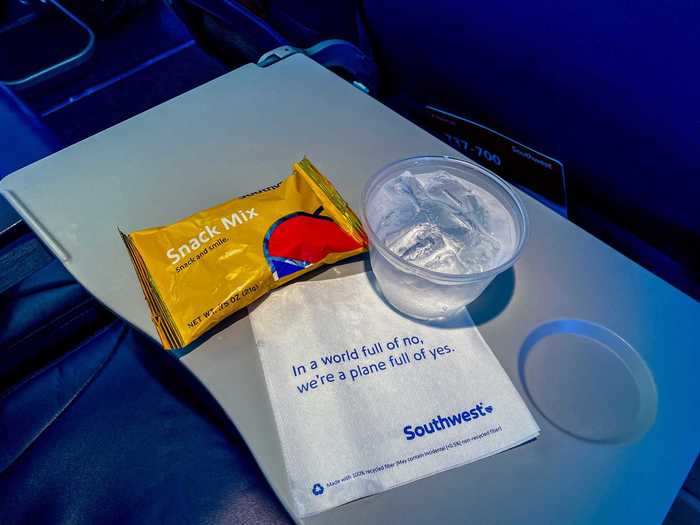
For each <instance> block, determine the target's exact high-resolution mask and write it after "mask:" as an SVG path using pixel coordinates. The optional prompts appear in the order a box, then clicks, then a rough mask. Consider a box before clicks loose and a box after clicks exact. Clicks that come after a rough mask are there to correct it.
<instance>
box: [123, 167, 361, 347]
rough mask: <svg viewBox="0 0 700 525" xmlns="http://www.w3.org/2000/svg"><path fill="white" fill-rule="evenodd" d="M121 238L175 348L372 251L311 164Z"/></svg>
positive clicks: (163, 334) (166, 342)
mask: <svg viewBox="0 0 700 525" xmlns="http://www.w3.org/2000/svg"><path fill="white" fill-rule="evenodd" d="M121 235H122V239H123V240H124V243H125V244H126V247H127V250H128V251H129V255H130V256H131V260H132V262H133V264H134V268H135V269H136V274H137V275H138V279H139V282H140V283H141V287H142V288H143V293H144V295H145V297H146V302H147V303H148V307H149V309H150V311H151V318H152V319H153V323H154V324H155V326H156V329H157V330H158V335H159V336H160V339H161V341H162V343H163V347H164V348H165V349H167V350H170V349H175V348H182V347H184V346H186V345H188V344H189V343H191V342H192V341H194V340H195V339H197V338H198V337H199V336H201V335H202V334H204V333H205V332H206V331H207V330H209V329H210V328H212V327H213V326H215V325H216V324H217V323H219V322H220V321H222V320H223V319H225V318H226V317H228V316H229V315H231V314H232V313H234V312H236V311H237V310H240V309H241V308H244V307H245V306H247V305H249V304H250V303H252V302H253V301H255V300H256V299H258V298H260V297H261V296H263V295H265V294H266V293H268V292H269V291H270V290H272V289H274V288H277V287H278V286H281V285H283V284H285V283H286V282H288V281H290V280H292V279H295V278H296V277H299V276H300V275H302V274H304V273H306V272H308V271H310V270H312V269H315V268H318V267H319V266H322V265H324V264H330V263H334V262H337V261H339V260H341V259H345V258H347V257H351V256H353V255H356V254H358V253H362V252H364V251H365V250H366V249H367V238H366V236H365V233H364V231H363V230H362V225H361V223H360V221H359V219H358V218H357V216H356V215H355V213H354V212H353V211H352V210H351V209H350V207H349V206H348V204H347V203H346V202H345V201H344V200H343V198H342V197H341V196H340V194H339V193H338V192H337V191H336V189H335V188H334V187H333V185H332V184H331V182H330V181H329V180H328V179H326V178H325V177H324V176H323V175H322V174H321V173H320V172H319V171H318V170H317V169H316V168H315V167H314V166H313V164H311V162H310V161H309V160H308V159H306V158H305V159H303V160H302V161H301V162H297V163H295V164H294V165H293V168H292V174H291V175H290V176H289V177H287V178H286V179H284V180H283V181H281V182H278V183H277V184H274V185H272V186H269V187H267V188H263V189H261V190H259V191H256V192H253V193H250V194H247V195H243V196H241V197H238V198H235V199H233V200H230V201H228V202H225V203H223V204H219V205H218V206H214V207H212V208H209V209H207V210H203V211H200V212H199V213H195V214H194V215H191V216H189V217H187V218H185V219H182V220H180V221H178V222H176V223H174V224H171V225H168V226H159V227H156V228H148V229H145V230H139V231H135V232H132V233H130V234H128V235H127V234H124V233H122V234H121Z"/></svg>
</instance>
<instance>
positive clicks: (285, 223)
mask: <svg viewBox="0 0 700 525" xmlns="http://www.w3.org/2000/svg"><path fill="white" fill-rule="evenodd" d="M322 212H323V207H319V208H318V209H317V210H316V211H315V212H314V213H313V214H311V213H306V212H301V211H300V212H294V213H290V214H289V215H285V216H284V217H281V218H280V219H278V220H277V221H275V222H274V223H273V224H272V226H270V229H269V230H268V231H267V233H266V234H265V239H264V240H263V252H264V253H265V258H266V259H267V263H268V264H269V265H270V269H271V270H272V274H273V276H274V278H275V280H278V279H281V278H282V277H286V276H287V275H289V274H291V273H294V272H297V271H299V270H302V269H304V268H306V267H307V266H309V265H311V264H313V263H316V262H319V261H321V260H323V258H324V257H326V255H328V254H329V253H337V252H347V251H351V250H356V249H358V248H361V247H362V245H361V244H360V243H358V242H357V241H356V240H355V239H353V238H352V237H351V236H350V235H349V234H347V233H346V232H345V231H344V230H343V229H342V228H341V227H340V226H338V225H337V224H336V223H335V221H333V219H332V218H330V217H325V216H323V215H321V213H322Z"/></svg>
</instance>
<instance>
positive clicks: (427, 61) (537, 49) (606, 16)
mask: <svg viewBox="0 0 700 525" xmlns="http://www.w3.org/2000/svg"><path fill="white" fill-rule="evenodd" d="M364 5H365V12H366V20H367V23H368V28H369V33H370V35H371V37H372V43H373V45H374V51H375V55H376V57H377V62H378V64H379V66H380V71H381V72H382V79H381V80H382V85H383V86H384V88H385V95H386V96H387V97H397V96H399V95H400V96H401V98H403V99H408V100H411V101H412V102H413V103H414V104H415V105H416V106H419V107H420V106H421V105H425V104H432V105H434V106H437V107H439V108H442V109H445V110H447V111H449V112H451V113H454V114H457V115H461V116H464V117H466V118H468V119H470V120H474V121H477V122H479V123H481V124H483V125H485V126H488V127H490V128H492V129H494V130H497V131H499V132H501V133H503V134H505V135H508V136H510V137H512V138H513V139H515V140H517V141H519V142H521V143H524V144H526V145H528V146H530V147H532V148H534V149H536V150H538V151H541V152H542V153H545V154H547V155H549V156H551V157H554V158H555V159H558V160H560V161H562V162H563V164H564V168H565V173H566V183H567V185H568V205H569V206H568V207H569V218H570V219H571V220H572V221H573V222H575V223H577V224H579V225H580V226H582V227H583V228H584V229H587V230H589V231H590V232H591V233H593V234H594V235H596V236H598V237H599V238H601V239H602V240H604V241H605V242H607V243H609V244H611V245H612V246H613V247H615V248H616V249H618V250H619V251H621V252H623V253H624V254H626V255H627V256H629V257H630V258H632V259H634V260H636V261H637V262H639V263H640V264H642V265H643V266H645V267H647V268H648V269H650V270H651V271H653V272H655V273H657V275H659V276H661V277H662V278H664V279H666V280H667V281H669V282H670V283H671V284H673V285H674V286H676V287H678V288H680V289H681V290H683V291H685V292H686V293H688V294H690V295H693V296H695V297H696V298H698V297H700V251H698V250H697V246H698V245H700V214H698V213H697V202H696V201H697V194H698V191H697V190H698V182H697V173H698V169H697V160H696V158H695V157H696V152H697V150H698V146H699V143H698V137H699V136H700V105H698V104H697V93H698V91H699V90H700V70H699V69H698V68H696V67H693V64H694V63H695V62H696V58H697V57H696V56H695V55H696V53H695V50H697V49H698V46H699V45H700V33H699V32H698V31H697V30H696V29H697V28H696V21H697V20H698V19H699V18H700V4H698V3H697V2H691V1H688V0H676V1H675V2H673V3H672V5H670V4H666V3H664V4H660V3H658V2H650V1H644V2H636V3H634V4H624V3H616V4H610V3H609V2H607V3H606V2H601V1H597V2H581V1H579V2H553V1H551V0H548V1H535V2H521V3H513V2H508V1H505V0H496V1H494V2H487V3H480V4H476V3H474V2H462V1H460V0H436V1H435V2H431V3H430V5H429V6H427V5H421V6H418V5H415V6H414V5H410V4H406V3H400V4H399V3H396V2H378V1H371V0H365V3H364ZM413 116H414V115H413V114H410V115H409V117H413Z"/></svg>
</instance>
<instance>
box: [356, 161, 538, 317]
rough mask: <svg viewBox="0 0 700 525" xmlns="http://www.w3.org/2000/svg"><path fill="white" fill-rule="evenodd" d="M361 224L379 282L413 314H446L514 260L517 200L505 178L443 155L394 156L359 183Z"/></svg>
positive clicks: (519, 228)
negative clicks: (398, 158) (364, 184)
mask: <svg viewBox="0 0 700 525" xmlns="http://www.w3.org/2000/svg"><path fill="white" fill-rule="evenodd" d="M364 204H365V209H364V220H365V226H366V229H367V232H368V236H369V239H370V261H371V264H372V269H373V271H374V273H375V276H376V278H377V282H378V284H379V287H380V289H381V291H382V292H383V294H384V295H385V297H386V298H387V299H388V301H389V302H390V303H392V304H393V305H394V306H395V307H396V308H397V309H399V310H401V311H403V312H404V313H407V314H409V315H411V316H414V317H419V318H424V319H440V318H446V317H450V316H451V315H453V314H455V313H456V312H457V311H459V310H461V309H462V308H463V307H464V305H465V304H467V303H469V302H471V301H472V300H473V299H475V298H476V297H477V296H478V295H479V294H480V293H481V291H482V290H483V289H484V288H485V287H486V286H487V285H488V283H489V282H491V280H492V279H493V278H494V277H495V275H497V274H498V273H500V272H501V271H503V270H505V269H507V268H508V267H509V266H510V265H512V264H513V262H514V261H515V259H516V258H517V256H518V255H519V252H520V249H521V248H522V244H523V241H524V237H525V228H526V217H525V212H524V208H523V207H522V204H521V203H520V202H519V200H518V198H517V197H516V196H515V194H514V193H513V191H512V190H511V189H510V188H509V187H508V185H507V184H506V183H505V182H504V181H502V180H501V179H499V178H498V177H497V176H495V175H493V174H491V173H490V172H487V171H486V170H483V169H482V168H480V167H478V166H476V165H474V164H472V163H469V162H466V161H460V160H457V159H450V158H447V157H419V158H415V159H406V160H405V161H400V162H398V163H395V164H393V165H390V166H389V167H387V168H385V169H384V170H382V171H381V172H379V173H378V174H377V175H375V177H373V178H372V179H371V180H370V181H369V182H368V186H367V187H366V188H365V202H364Z"/></svg>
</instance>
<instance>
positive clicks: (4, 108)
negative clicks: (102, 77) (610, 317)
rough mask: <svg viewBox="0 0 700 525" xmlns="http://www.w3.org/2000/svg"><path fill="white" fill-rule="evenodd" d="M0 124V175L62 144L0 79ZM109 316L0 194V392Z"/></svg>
mask: <svg viewBox="0 0 700 525" xmlns="http://www.w3.org/2000/svg"><path fill="white" fill-rule="evenodd" d="M0 129H2V130H3V132H2V133H0V178H2V177H3V176H4V175H7V174H9V173H11V172H13V171H15V170H17V169H19V168H21V167H23V166H25V165H27V164H30V163H32V162H34V161H36V160H39V159H40V158H42V157H45V156H47V155H49V154H51V153H53V152H54V151H56V150H57V149H59V147H60V144H59V142H58V141H57V139H56V138H55V137H54V136H53V134H52V133H51V132H50V131H49V130H48V129H46V127H44V126H43V124H42V123H41V121H40V120H39V119H38V118H36V116H34V115H33V114H32V113H31V111H30V110H29V109H28V108H27V107H26V106H24V105H23V104H22V103H21V102H20V101H19V100H18V99H17V98H16V97H15V96H14V94H13V93H12V92H11V91H10V90H9V89H7V88H6V87H4V86H1V85H0ZM46 176H47V177H50V176H51V174H50V173H47V174H46ZM111 319H112V315H111V314H110V313H108V312H107V311H106V309H105V308H103V307H102V306H101V305H99V304H98V303H97V301H96V300H95V299H94V298H93V297H92V296H90V294H89V293H88V292H87V291H86V290H85V289H84V288H83V287H82V286H80V285H79V284H78V283H77V282H76V281H75V279H73V278H72V277H71V275H70V274H69V273H68V271H67V270H66V269H65V268H64V267H63V266H62V265H61V263H60V262H59V261H58V260H56V259H55V258H54V257H53V256H51V255H50V253H49V252H48V250H46V248H45V247H44V246H43V245H42V244H41V243H40V241H39V240H38V239H37V238H36V236H35V235H34V234H32V233H31V232H30V231H29V229H28V227H27V226H26V225H25V224H23V223H22V222H21V219H20V217H19V215H18V214H17V212H16V211H15V210H14V209H13V208H12V207H11V206H10V204H9V203H8V202H7V201H6V200H5V199H4V198H2V197H0V327H1V328H0V394H1V393H2V392H3V391H5V390H6V389H8V388H10V386H11V385H14V384H16V383H18V382H21V381H22V380H23V379H24V378H25V377H28V376H30V375H31V374H32V373H33V372H34V371H35V370H37V369H38V368H40V367H41V366H43V365H45V364H47V363H48V362H50V361H51V360H53V359H55V358H57V357H58V356H59V355H61V353H62V352H65V351H68V350H69V349H70V348H71V347H72V345H73V344H74V343H75V342H76V341H77V340H78V339H79V338H83V337H85V336H86V335H88V334H90V333H92V331H94V330H95V329H97V328H98V327H99V326H101V325H102V324H104V323H105V322H107V321H108V320H111Z"/></svg>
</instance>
